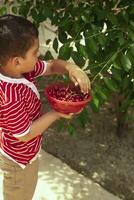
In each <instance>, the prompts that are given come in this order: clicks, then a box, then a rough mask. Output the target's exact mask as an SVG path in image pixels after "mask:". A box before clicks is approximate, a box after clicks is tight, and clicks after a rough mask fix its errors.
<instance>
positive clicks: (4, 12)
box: [0, 6, 7, 15]
mask: <svg viewBox="0 0 134 200" xmlns="http://www.w3.org/2000/svg"><path fill="white" fill-rule="evenodd" d="M6 13H7V8H6V7H5V6H3V7H1V8H0V15H5V14H6Z"/></svg>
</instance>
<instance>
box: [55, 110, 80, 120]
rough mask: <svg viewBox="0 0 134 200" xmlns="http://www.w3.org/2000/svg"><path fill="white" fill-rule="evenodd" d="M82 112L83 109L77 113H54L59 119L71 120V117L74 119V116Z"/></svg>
mask: <svg viewBox="0 0 134 200" xmlns="http://www.w3.org/2000/svg"><path fill="white" fill-rule="evenodd" d="M82 111H83V108H82V109H81V110H80V111H79V112H77V113H69V114H64V113H60V112H57V111H56V112H57V113H58V115H59V116H60V117H62V118H65V119H72V117H74V116H75V115H78V114H80V113H81V112H82Z"/></svg>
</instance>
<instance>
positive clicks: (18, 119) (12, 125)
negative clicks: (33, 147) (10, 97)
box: [1, 101, 32, 137]
mask: <svg viewBox="0 0 134 200" xmlns="http://www.w3.org/2000/svg"><path fill="white" fill-rule="evenodd" d="M1 112H2V118H3V126H4V129H5V130H6V129H7V132H9V133H10V134H12V135H13V136H14V137H21V136H24V135H26V134H27V133H28V132H29V130H30V126H31V123H32V122H31V121H30V117H29V114H28V112H27V111H26V109H25V105H24V103H23V102H20V101H16V102H9V103H7V104H5V105H4V106H2V108H1Z"/></svg>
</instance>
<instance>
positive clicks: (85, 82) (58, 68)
mask: <svg viewBox="0 0 134 200" xmlns="http://www.w3.org/2000/svg"><path fill="white" fill-rule="evenodd" d="M65 73H68V74H69V77H70V79H71V80H72V81H73V82H74V84H75V85H78V84H79V86H80V88H81V90H82V91H83V92H85V93H86V92H88V91H89V90H90V89H91V85H90V80H89V78H88V76H87V74H86V73H85V72H84V71H83V70H82V69H80V68H79V67H78V66H77V65H76V64H74V63H70V62H66V61H64V60H61V59H54V60H50V61H48V65H47V68H46V71H45V73H44V74H43V75H44V76H46V75H52V74H65Z"/></svg>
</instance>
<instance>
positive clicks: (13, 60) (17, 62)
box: [10, 57, 21, 67]
mask: <svg viewBox="0 0 134 200" xmlns="http://www.w3.org/2000/svg"><path fill="white" fill-rule="evenodd" d="M10 61H11V63H12V65H13V66H14V67H19V66H20V64H21V59H20V57H12V58H11V59H10Z"/></svg>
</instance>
